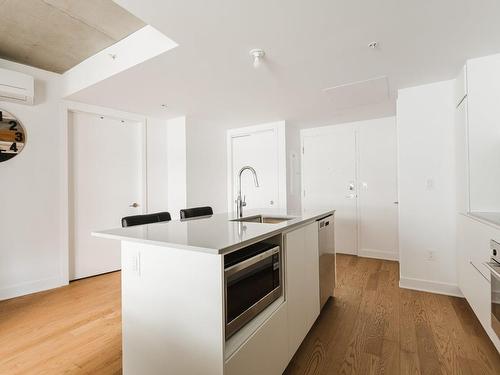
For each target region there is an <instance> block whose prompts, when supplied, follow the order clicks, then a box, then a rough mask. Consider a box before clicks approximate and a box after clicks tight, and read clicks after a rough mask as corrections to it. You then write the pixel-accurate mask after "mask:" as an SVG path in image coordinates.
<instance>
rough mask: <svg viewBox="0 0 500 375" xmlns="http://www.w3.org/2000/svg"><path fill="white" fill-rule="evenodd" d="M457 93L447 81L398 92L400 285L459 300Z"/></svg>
mask: <svg viewBox="0 0 500 375" xmlns="http://www.w3.org/2000/svg"><path fill="white" fill-rule="evenodd" d="M453 89H454V82H453V81H444V82H438V83H433V84H430V85H424V86H418V87H412V88H408V89H404V90H399V94H398V102H397V126H398V153H399V156H398V160H399V172H398V174H399V235H400V239H399V246H400V272H401V279H400V285H401V286H402V287H409V288H414V289H423V290H429V291H434V292H441V293H446V294H456V295H460V294H461V293H460V291H459V289H458V287H457V270H456V262H455V258H456V240H455V237H456V229H455V225H456V221H455V218H456V200H455V160H454V155H455V153H454V139H455V132H454V111H455V105H454V91H453ZM429 252H432V259H431V260H429V259H428V258H429V255H430V254H429Z"/></svg>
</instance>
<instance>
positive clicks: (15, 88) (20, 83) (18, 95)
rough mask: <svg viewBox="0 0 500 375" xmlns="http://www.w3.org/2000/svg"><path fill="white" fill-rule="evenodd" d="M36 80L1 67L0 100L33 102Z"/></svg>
mask: <svg viewBox="0 0 500 375" xmlns="http://www.w3.org/2000/svg"><path fill="white" fill-rule="evenodd" d="M34 97H35V80H34V79H33V77H31V76H29V75H27V74H23V73H19V72H13V71H11V70H6V69H0V101H8V102H15V103H22V104H33V101H34Z"/></svg>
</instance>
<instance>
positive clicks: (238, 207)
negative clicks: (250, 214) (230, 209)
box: [234, 165, 259, 217]
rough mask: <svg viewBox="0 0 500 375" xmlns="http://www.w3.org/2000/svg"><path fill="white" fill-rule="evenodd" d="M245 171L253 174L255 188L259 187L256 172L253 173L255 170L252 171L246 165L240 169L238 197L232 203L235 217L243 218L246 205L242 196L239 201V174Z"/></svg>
mask: <svg viewBox="0 0 500 375" xmlns="http://www.w3.org/2000/svg"><path fill="white" fill-rule="evenodd" d="M247 169H248V170H249V171H250V172H252V174H253V181H254V182H255V187H259V180H258V179H257V172H255V169H253V168H252V167H250V166H248V165H247V166H245V167H243V168H241V169H240V172H239V174H238V197H237V198H236V200H235V201H234V202H235V203H236V215H237V217H243V207H245V206H246V205H247V202H245V196H243V199H241V174H242V173H243V172H244V171H245V170H247Z"/></svg>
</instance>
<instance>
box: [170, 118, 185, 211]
mask: <svg viewBox="0 0 500 375" xmlns="http://www.w3.org/2000/svg"><path fill="white" fill-rule="evenodd" d="M166 150H167V176H168V178H167V191H168V198H167V207H168V210H169V212H170V215H171V216H172V219H179V211H180V210H181V209H183V208H186V207H187V204H186V203H187V202H186V118H185V117H177V118H175V119H172V120H168V121H167V147H166Z"/></svg>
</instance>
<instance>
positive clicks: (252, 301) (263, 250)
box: [224, 242, 283, 339]
mask: <svg viewBox="0 0 500 375" xmlns="http://www.w3.org/2000/svg"><path fill="white" fill-rule="evenodd" d="M282 268H283V267H282V253H281V248H280V247H279V246H276V245H273V244H267V243H262V242H260V243H257V244H254V245H251V246H249V247H246V248H243V249H241V250H237V251H235V252H233V253H230V254H227V255H225V256H224V292H225V316H226V339H227V338H229V337H231V336H232V335H233V334H235V333H236V332H237V331H238V330H239V329H240V328H241V327H243V326H244V325H245V324H246V323H248V322H249V321H250V320H252V319H253V318H254V317H255V316H257V315H258V314H259V313H260V312H261V311H262V310H264V309H265V308H266V307H267V306H269V305H270V304H271V303H273V302H274V301H275V300H276V299H278V298H279V297H281V296H282V295H283V285H282V277H283V276H282Z"/></svg>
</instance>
